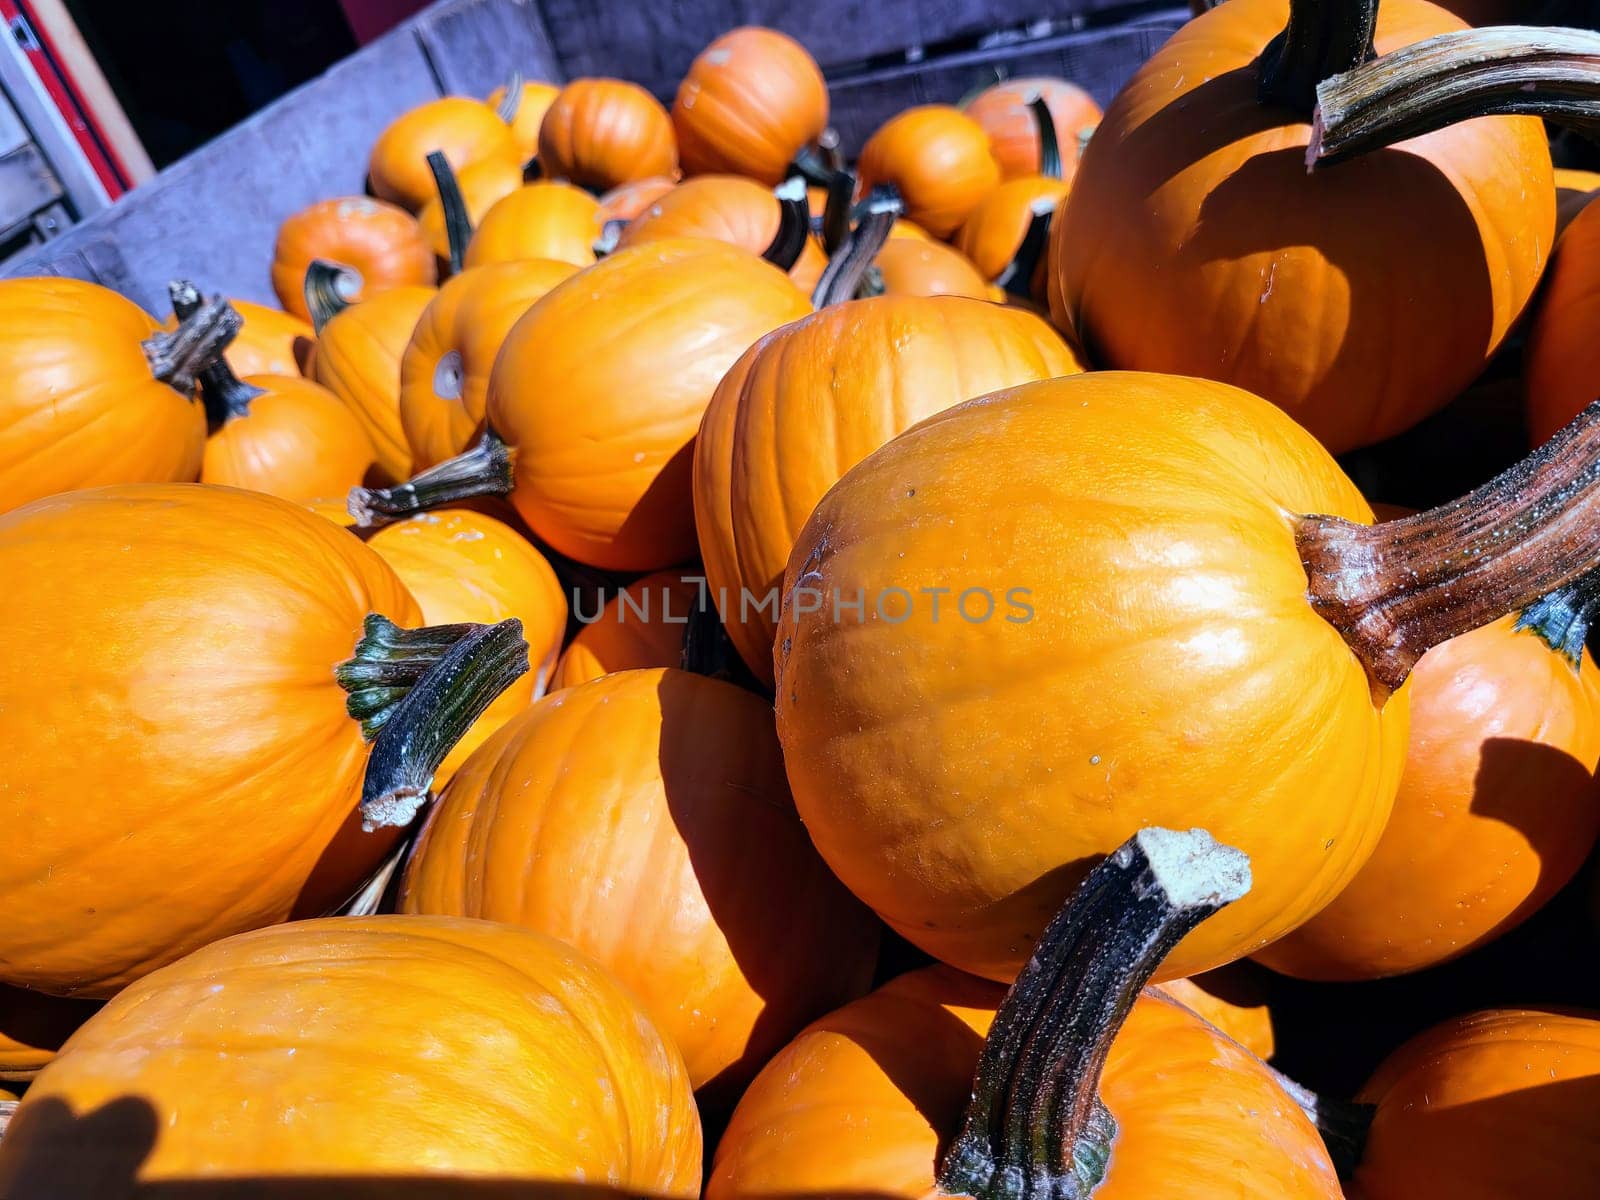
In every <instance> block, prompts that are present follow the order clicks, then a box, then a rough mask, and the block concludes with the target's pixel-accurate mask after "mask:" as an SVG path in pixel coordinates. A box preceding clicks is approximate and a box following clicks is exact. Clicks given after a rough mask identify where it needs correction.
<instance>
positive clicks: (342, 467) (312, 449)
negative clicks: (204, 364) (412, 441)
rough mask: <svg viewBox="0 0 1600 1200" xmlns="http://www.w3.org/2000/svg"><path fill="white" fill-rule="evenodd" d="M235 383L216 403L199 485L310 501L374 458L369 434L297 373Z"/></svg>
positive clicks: (357, 480)
mask: <svg viewBox="0 0 1600 1200" xmlns="http://www.w3.org/2000/svg"><path fill="white" fill-rule="evenodd" d="M232 382H233V386H232V387H231V388H230V389H229V390H228V393H227V395H226V396H223V397H218V398H217V400H216V402H215V409H216V413H217V417H218V427H217V428H216V430H215V432H213V433H212V434H211V436H210V437H209V438H207V439H206V448H205V458H204V460H203V461H202V462H201V465H200V482H201V483H218V484H226V485H227V486H229V487H238V488H248V489H249V490H250V491H254V492H266V493H268V494H269V495H273V496H281V497H282V498H283V499H285V500H312V499H315V498H316V497H318V496H332V495H338V494H339V493H341V492H347V491H349V490H350V489H351V488H353V487H356V486H358V485H360V484H361V483H362V482H363V481H364V480H365V479H366V478H367V476H368V474H369V472H370V471H371V470H372V468H373V467H374V465H375V460H376V456H375V452H374V451H373V448H372V439H371V438H369V437H368V436H367V432H366V430H365V429H364V428H363V427H362V424H361V422H360V421H359V420H357V419H356V416H355V414H354V413H352V412H351V411H350V408H349V406H347V405H346V404H345V402H344V401H343V400H341V399H340V398H339V397H338V396H335V395H334V394H333V393H332V392H330V391H329V390H328V389H327V388H325V387H322V386H321V385H320V384H316V383H313V382H312V381H311V380H309V379H302V378H301V377H300V376H298V375H252V376H249V377H248V378H246V379H243V380H240V379H237V378H235V379H233V381H232ZM207 403H208V407H210V406H211V403H212V402H211V397H210V396H209V394H208V396H207Z"/></svg>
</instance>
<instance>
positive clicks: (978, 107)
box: [964, 76, 1101, 179]
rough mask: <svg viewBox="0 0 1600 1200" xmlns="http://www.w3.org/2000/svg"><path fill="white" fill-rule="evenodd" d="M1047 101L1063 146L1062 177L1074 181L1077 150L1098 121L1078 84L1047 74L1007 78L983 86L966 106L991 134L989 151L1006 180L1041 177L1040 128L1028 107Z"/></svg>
mask: <svg viewBox="0 0 1600 1200" xmlns="http://www.w3.org/2000/svg"><path fill="white" fill-rule="evenodd" d="M1035 100H1043V101H1044V102H1045V104H1046V106H1047V107H1048V108H1049V110H1050V117H1051V124H1052V126H1053V127H1054V130H1055V135H1056V141H1057V143H1058V144H1059V146H1060V148H1061V168H1062V170H1061V174H1062V177H1063V178H1065V179H1071V178H1072V175H1073V172H1074V171H1075V170H1076V169H1077V166H1078V147H1079V146H1080V145H1081V144H1082V143H1083V141H1084V138H1085V134H1087V133H1088V132H1089V131H1090V130H1092V129H1093V128H1094V127H1095V126H1096V125H1098V124H1099V123H1100V115H1101V114H1100V106H1099V105H1098V104H1096V103H1095V102H1094V97H1092V96H1090V95H1089V93H1088V92H1086V91H1084V90H1083V89H1082V88H1081V87H1079V86H1078V85H1077V84H1075V83H1068V82H1067V81H1066V80H1065V79H1052V78H1050V77H1048V76H1026V77H1023V78H1018V79H1006V80H1002V81H1001V82H999V83H996V84H994V85H993V86H992V87H987V88H984V89H983V91H981V92H979V93H978V94H977V95H976V96H974V97H973V98H972V99H971V100H969V101H967V103H966V104H965V105H964V108H965V111H966V114H967V116H969V117H971V118H972V119H973V120H974V121H976V122H977V123H978V124H979V125H981V126H983V130H984V132H985V133H986V134H988V135H989V152H990V153H991V154H993V155H994V160H995V162H996V163H998V164H999V166H1000V175H1001V178H1003V179H1020V178H1024V177H1026V176H1029V175H1037V174H1038V173H1039V125H1038V122H1037V120H1036V119H1035V117H1034V115H1033V113H1032V112H1031V111H1030V108H1029V106H1030V105H1031V104H1032V103H1033V101H1035Z"/></svg>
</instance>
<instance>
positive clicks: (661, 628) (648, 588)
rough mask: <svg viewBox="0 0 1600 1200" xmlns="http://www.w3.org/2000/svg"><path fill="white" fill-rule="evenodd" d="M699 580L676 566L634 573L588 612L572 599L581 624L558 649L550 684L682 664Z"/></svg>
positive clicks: (565, 684) (563, 684)
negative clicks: (639, 575)
mask: <svg viewBox="0 0 1600 1200" xmlns="http://www.w3.org/2000/svg"><path fill="white" fill-rule="evenodd" d="M701 587H702V581H701V580H700V579H699V578H698V577H695V576H689V575H684V574H683V573H681V572H679V571H658V572H656V573H655V574H654V575H646V576H644V577H643V578H641V579H636V580H634V581H633V582H632V583H630V584H629V585H628V586H627V587H625V588H623V589H622V590H621V591H620V592H619V593H618V594H617V595H615V596H613V597H612V598H611V599H610V600H608V601H606V602H605V604H604V605H603V606H599V607H597V608H595V609H594V610H593V611H592V612H590V611H585V610H584V609H583V608H582V607H580V606H579V605H578V604H576V603H575V605H574V608H575V610H576V615H577V617H578V621H579V623H580V624H581V626H582V628H580V629H579V630H578V633H577V636H576V637H574V638H573V639H572V641H571V643H570V644H569V645H568V646H567V648H566V650H564V651H563V652H562V654H561V662H560V663H559V664H558V665H557V667H556V674H555V679H554V680H553V681H552V682H551V684H550V690H551V691H555V690H556V689H557V688H564V687H574V686H576V685H577V684H580V683H586V682H588V681H589V680H591V679H599V678H600V676H602V675H610V674H612V673H613V672H616V671H633V670H641V669H644V668H648V667H677V666H681V665H682V664H683V653H684V636H685V631H686V629H687V627H688V624H689V619H690V617H691V616H692V615H693V614H694V613H695V612H696V611H698V609H699V607H700V602H701V596H700V593H701Z"/></svg>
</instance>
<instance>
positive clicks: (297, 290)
mask: <svg viewBox="0 0 1600 1200" xmlns="http://www.w3.org/2000/svg"><path fill="white" fill-rule="evenodd" d="M319 259H320V260H322V261H323V262H331V263H337V264H338V265H339V266H341V267H343V268H344V269H345V270H346V271H347V272H349V277H348V280H347V283H346V288H347V291H348V293H349V296H348V298H349V299H350V300H351V301H356V300H363V299H368V298H370V297H372V296H375V295H377V294H378V293H379V292H386V291H389V290H390V289H392V288H397V287H413V286H417V287H432V286H433V284H434V283H435V282H436V281H437V280H438V266H437V264H436V263H435V261H434V256H433V251H432V249H431V248H430V246H429V244H428V239H427V237H426V236H425V235H424V234H423V232H422V227H421V226H420V225H418V224H417V219H416V218H415V217H413V216H412V215H411V214H410V213H408V212H406V211H405V209H403V208H399V207H397V206H395V205H393V204H386V203H384V202H383V201H382V200H371V199H368V198H367V197H366V196H346V197H342V198H340V199H337V200H322V201H319V202H318V203H316V204H313V205H312V206H311V207H310V208H306V209H302V210H301V211H300V212H297V213H295V214H294V215H293V216H291V217H289V218H288V219H287V220H285V221H284V223H283V224H282V225H281V226H279V228H278V242H277V245H276V246H275V247H274V248H273V251H272V290H273V291H274V292H276V293H277V295H278V303H279V304H281V305H283V307H284V309H285V310H287V311H288V312H290V313H292V314H293V315H294V316H296V317H299V318H300V319H301V320H303V321H310V320H311V309H310V307H309V306H308V305H307V303H306V271H307V269H308V268H309V267H310V266H311V264H312V263H313V262H315V261H317V260H319ZM244 315H245V320H246V323H247V324H248V322H249V320H250V314H249V313H245V314H244ZM234 370H235V371H237V372H239V373H240V374H244V375H250V374H269V373H270V374H284V373H285V372H282V371H273V372H264V371H250V370H243V369H241V368H240V367H239V366H238V365H235V367H234Z"/></svg>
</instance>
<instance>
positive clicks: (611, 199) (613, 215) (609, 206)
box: [600, 175, 678, 225]
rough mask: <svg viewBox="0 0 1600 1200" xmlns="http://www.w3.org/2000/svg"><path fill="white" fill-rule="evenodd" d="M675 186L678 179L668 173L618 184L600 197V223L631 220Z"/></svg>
mask: <svg viewBox="0 0 1600 1200" xmlns="http://www.w3.org/2000/svg"><path fill="white" fill-rule="evenodd" d="M677 186H678V181H677V180H676V179H673V178H672V177H671V176H669V175H652V176H650V177H649V178H648V179H636V180H634V181H633V182H632V183H623V184H619V185H618V186H616V187H614V188H612V189H611V190H610V191H609V192H607V193H606V194H605V195H603V196H601V197H600V223H601V224H602V225H604V224H605V223H606V222H607V221H623V222H627V221H631V220H633V219H634V218H635V217H637V216H638V215H639V214H640V213H642V212H644V210H645V209H647V208H649V207H650V206H651V205H652V204H654V203H655V202H656V201H657V200H659V199H661V197H663V196H665V195H666V194H667V193H668V192H670V191H671V190H672V189H673V188H675V187H677Z"/></svg>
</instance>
